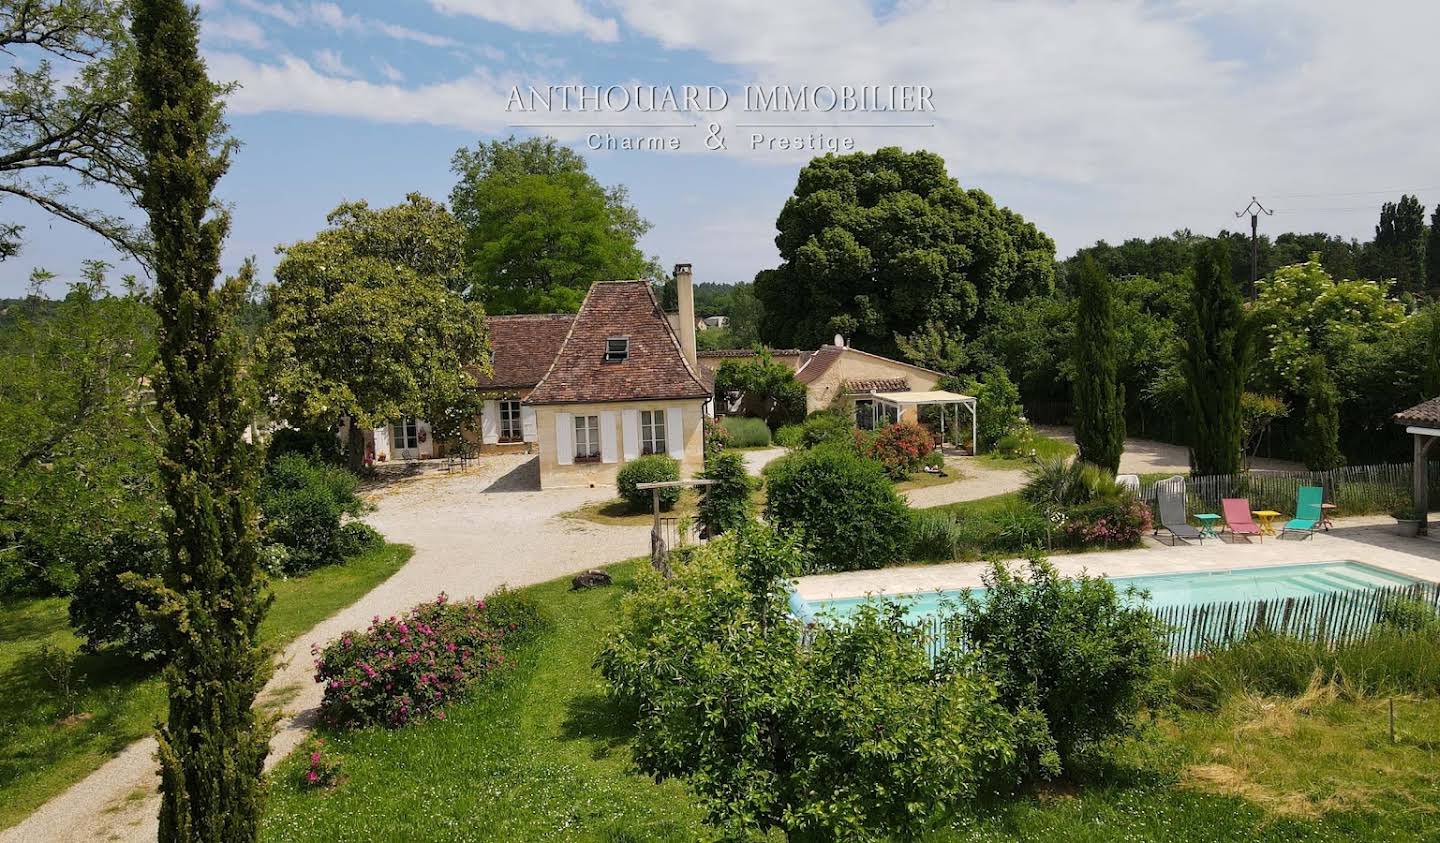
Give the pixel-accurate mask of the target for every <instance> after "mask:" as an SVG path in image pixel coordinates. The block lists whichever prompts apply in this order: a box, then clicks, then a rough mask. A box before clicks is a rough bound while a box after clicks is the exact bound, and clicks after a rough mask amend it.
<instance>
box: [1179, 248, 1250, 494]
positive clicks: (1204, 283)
mask: <svg viewBox="0 0 1440 843" xmlns="http://www.w3.org/2000/svg"><path fill="white" fill-rule="evenodd" d="M1251 333H1252V331H1251V322H1250V320H1249V319H1247V317H1246V314H1245V308H1244V300H1243V298H1242V296H1241V293H1240V286H1239V285H1238V284H1237V283H1235V280H1234V278H1233V277H1232V275H1231V272H1230V255H1229V249H1228V247H1227V245H1226V243H1225V242H1224V241H1223V240H1214V241H1212V242H1210V243H1207V244H1205V245H1203V246H1201V247H1200V248H1199V249H1198V250H1197V251H1196V258H1195V283H1194V286H1193V287H1192V288H1191V291H1190V312H1189V314H1188V318H1187V319H1186V324H1185V325H1184V326H1183V328H1182V330H1181V343H1182V352H1181V359H1180V367H1181V371H1182V372H1183V373H1184V376H1185V387H1186V388H1185V402H1186V411H1187V414H1188V418H1187V421H1188V427H1189V431H1190V437H1189V444H1190V467H1191V469H1192V471H1193V472H1194V473H1195V474H1235V473H1237V472H1238V471H1239V470H1240V465H1241V456H1240V448H1241V428H1242V425H1241V418H1242V414H1241V407H1240V402H1241V398H1242V395H1243V393H1244V391H1245V381H1246V378H1247V376H1248V374H1249V371H1250V364H1251V360H1252V345H1253V343H1252V339H1251Z"/></svg>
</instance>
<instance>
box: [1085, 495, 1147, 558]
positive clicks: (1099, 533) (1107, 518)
mask: <svg viewBox="0 0 1440 843" xmlns="http://www.w3.org/2000/svg"><path fill="white" fill-rule="evenodd" d="M1150 526H1151V524H1150V507H1148V506H1146V505H1145V502H1144V501H1141V500H1140V499H1138V498H1136V497H1135V496H1133V495H1116V496H1111V497H1104V498H1096V499H1095V500H1093V501H1091V502H1089V503H1085V504H1081V505H1079V506H1076V507H1073V508H1071V510H1070V511H1069V512H1068V513H1067V517H1066V520H1065V523H1064V530H1065V535H1066V536H1067V537H1068V538H1069V539H1070V541H1071V543H1072V544H1075V545H1079V546H1082V547H1089V546H1092V545H1103V546H1105V547H1112V546H1120V547H1128V546H1130V545H1134V544H1138V543H1139V542H1140V537H1141V536H1143V535H1144V534H1145V533H1147V532H1149V530H1150Z"/></svg>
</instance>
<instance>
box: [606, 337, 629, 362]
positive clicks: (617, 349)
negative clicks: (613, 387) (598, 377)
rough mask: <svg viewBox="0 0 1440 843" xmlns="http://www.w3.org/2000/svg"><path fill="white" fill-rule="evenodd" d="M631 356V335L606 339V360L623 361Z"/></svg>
mask: <svg viewBox="0 0 1440 843" xmlns="http://www.w3.org/2000/svg"><path fill="white" fill-rule="evenodd" d="M629 357H630V338H629V337H610V338H608V339H606V340H605V362H606V363H623V362H625V361H626V360H627V359H629Z"/></svg>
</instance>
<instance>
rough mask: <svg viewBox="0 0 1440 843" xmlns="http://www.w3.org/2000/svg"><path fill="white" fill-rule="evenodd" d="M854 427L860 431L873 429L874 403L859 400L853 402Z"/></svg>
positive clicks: (863, 399)
mask: <svg viewBox="0 0 1440 843" xmlns="http://www.w3.org/2000/svg"><path fill="white" fill-rule="evenodd" d="M855 426H856V427H858V428H860V429H861V430H874V429H875V402H874V401H871V400H870V399H869V398H861V399H858V400H857V401H856V402H855Z"/></svg>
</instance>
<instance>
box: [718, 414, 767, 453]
mask: <svg viewBox="0 0 1440 843" xmlns="http://www.w3.org/2000/svg"><path fill="white" fill-rule="evenodd" d="M720 426H721V427H723V428H725V432H726V433H727V434H729V441H730V447H732V448H763V447H765V446H766V445H769V444H770V426H769V425H767V424H766V423H765V420H764V419H752V418H748V417H746V416H726V417H725V418H724V419H722V420H721V421H720Z"/></svg>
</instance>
